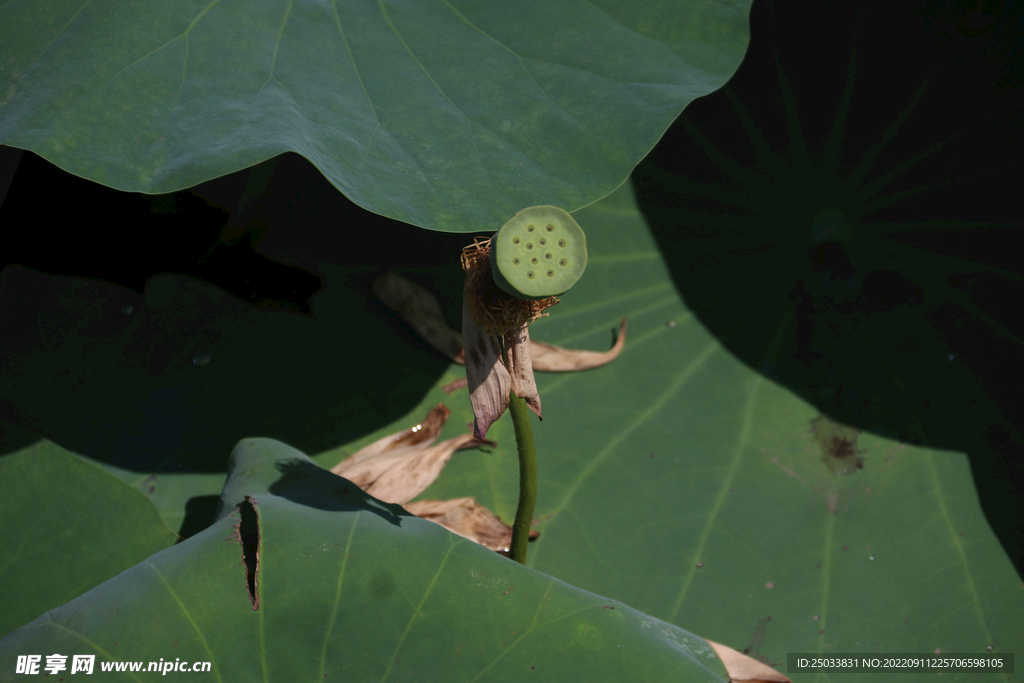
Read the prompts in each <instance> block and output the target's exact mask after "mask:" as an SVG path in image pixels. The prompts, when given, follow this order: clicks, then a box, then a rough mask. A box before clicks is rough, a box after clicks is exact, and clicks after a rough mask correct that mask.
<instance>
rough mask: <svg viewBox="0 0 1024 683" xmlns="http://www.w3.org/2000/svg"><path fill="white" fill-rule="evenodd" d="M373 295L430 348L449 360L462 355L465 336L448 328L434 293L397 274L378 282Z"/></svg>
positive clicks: (388, 274)
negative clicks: (463, 337)
mask: <svg viewBox="0 0 1024 683" xmlns="http://www.w3.org/2000/svg"><path fill="white" fill-rule="evenodd" d="M373 291H374V293H375V294H376V295H377V297H378V298H379V299H380V300H381V301H382V302H383V303H384V305H385V306H387V307H388V308H390V309H391V310H393V311H394V312H395V313H397V314H398V315H399V317H401V318H402V320H404V321H405V323H406V324H407V325H409V327H411V328H412V329H413V330H415V331H416V333H417V334H418V335H420V337H422V338H423V340H424V341H426V342H427V343H428V344H430V345H431V346H433V347H434V348H435V349H437V350H438V351H440V352H441V353H443V354H444V355H446V356H448V357H449V358H452V359H454V358H455V357H456V356H459V355H461V353H462V347H463V343H462V333H460V332H458V331H456V330H453V329H452V328H450V327H448V324H447V323H446V322H445V320H444V315H443V314H442V312H441V306H440V304H438V303H437V297H435V296H434V295H433V294H431V293H430V291H428V290H427V289H425V288H423V287H421V286H419V285H417V284H415V283H412V282H409V281H408V280H406V279H405V278H403V277H401V276H399V275H395V274H394V273H387V274H385V275H384V276H383V277H381V278H378V279H377V280H376V281H375V282H374V283H373Z"/></svg>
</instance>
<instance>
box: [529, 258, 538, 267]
mask: <svg viewBox="0 0 1024 683" xmlns="http://www.w3.org/2000/svg"><path fill="white" fill-rule="evenodd" d="M530 263H532V264H533V265H537V257H536V256H534V257H533V258H532V259H530Z"/></svg>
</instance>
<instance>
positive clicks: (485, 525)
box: [405, 498, 540, 552]
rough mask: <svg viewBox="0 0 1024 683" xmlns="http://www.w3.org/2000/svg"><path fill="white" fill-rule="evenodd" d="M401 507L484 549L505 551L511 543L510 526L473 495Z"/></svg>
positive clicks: (531, 533) (532, 533) (534, 535)
mask: <svg viewBox="0 0 1024 683" xmlns="http://www.w3.org/2000/svg"><path fill="white" fill-rule="evenodd" d="M405 509H406V510H408V511H409V512H411V513H412V514H414V515H416V516H417V517H422V518H423V519H427V520H430V521H431V522H434V523H436V524H440V525H441V526H443V527H444V528H445V529H448V530H449V531H451V532H453V533H456V534H458V535H459V536H462V537H463V538H468V539H469V540H471V541H473V542H474V543H478V544H480V545H482V546H484V547H485V548H490V549H491V550H497V551H499V552H501V551H506V552H507V551H508V549H509V547H510V546H511V545H512V527H510V526H509V525H508V524H505V523H504V522H502V521H501V519H500V518H499V517H498V516H497V515H495V514H494V513H493V512H491V511H490V510H488V509H487V508H485V507H484V506H483V505H480V504H479V503H477V502H476V498H455V499H453V500H418V501H416V502H415V503H409V504H408V505H406V506H405ZM538 536H540V533H539V532H537V531H531V532H530V538H536V537H538Z"/></svg>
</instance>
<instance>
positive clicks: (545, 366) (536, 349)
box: [531, 318, 626, 372]
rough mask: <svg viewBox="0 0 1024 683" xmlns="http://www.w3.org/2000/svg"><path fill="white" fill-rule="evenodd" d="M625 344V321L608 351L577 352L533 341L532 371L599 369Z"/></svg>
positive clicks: (612, 358)
mask: <svg viewBox="0 0 1024 683" xmlns="http://www.w3.org/2000/svg"><path fill="white" fill-rule="evenodd" d="M625 344H626V319H625V318H623V319H622V325H621V327H620V328H619V336H618V338H617V339H616V340H615V344H613V345H612V348H611V349H609V350H608V351H604V352H599V351H577V350H573V349H563V348H562V347H561V346H555V345H554V344H545V343H544V342H539V341H534V342H533V343H532V344H531V346H532V351H533V369H534V370H540V371H541V372H576V371H578V370H589V369H591V368H599V367H601V366H602V365H607V364H608V363H611V362H612V361H613V360H615V359H616V358H618V357H619V354H620V353H622V347H623V346H625Z"/></svg>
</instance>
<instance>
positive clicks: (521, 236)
mask: <svg viewBox="0 0 1024 683" xmlns="http://www.w3.org/2000/svg"><path fill="white" fill-rule="evenodd" d="M586 267H587V238H586V235H584V234H583V228H581V227H580V226H579V224H578V223H576V221H575V220H574V219H573V217H572V216H570V215H569V213H568V212H567V211H565V210H563V209H560V208H558V207H557V206H531V207H530V208H528V209H523V210H522V211H520V212H519V213H517V214H516V215H515V216H512V218H511V219H509V221H508V222H507V223H505V225H503V226H501V230H499V231H498V232H497V233H496V234H495V235H494V238H493V239H492V240H491V272H492V273H493V274H494V282H495V284H497V285H498V287H500V288H501V289H502V290H504V291H505V292H507V293H509V294H511V295H512V296H516V297H519V298H520V299H543V298H544V297H548V296H557V295H558V294H561V293H563V292H565V291H567V290H568V289H569V288H570V287H572V286H573V285H574V284H576V281H577V280H579V279H580V276H581V275H583V270H584V269H585V268H586Z"/></svg>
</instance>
